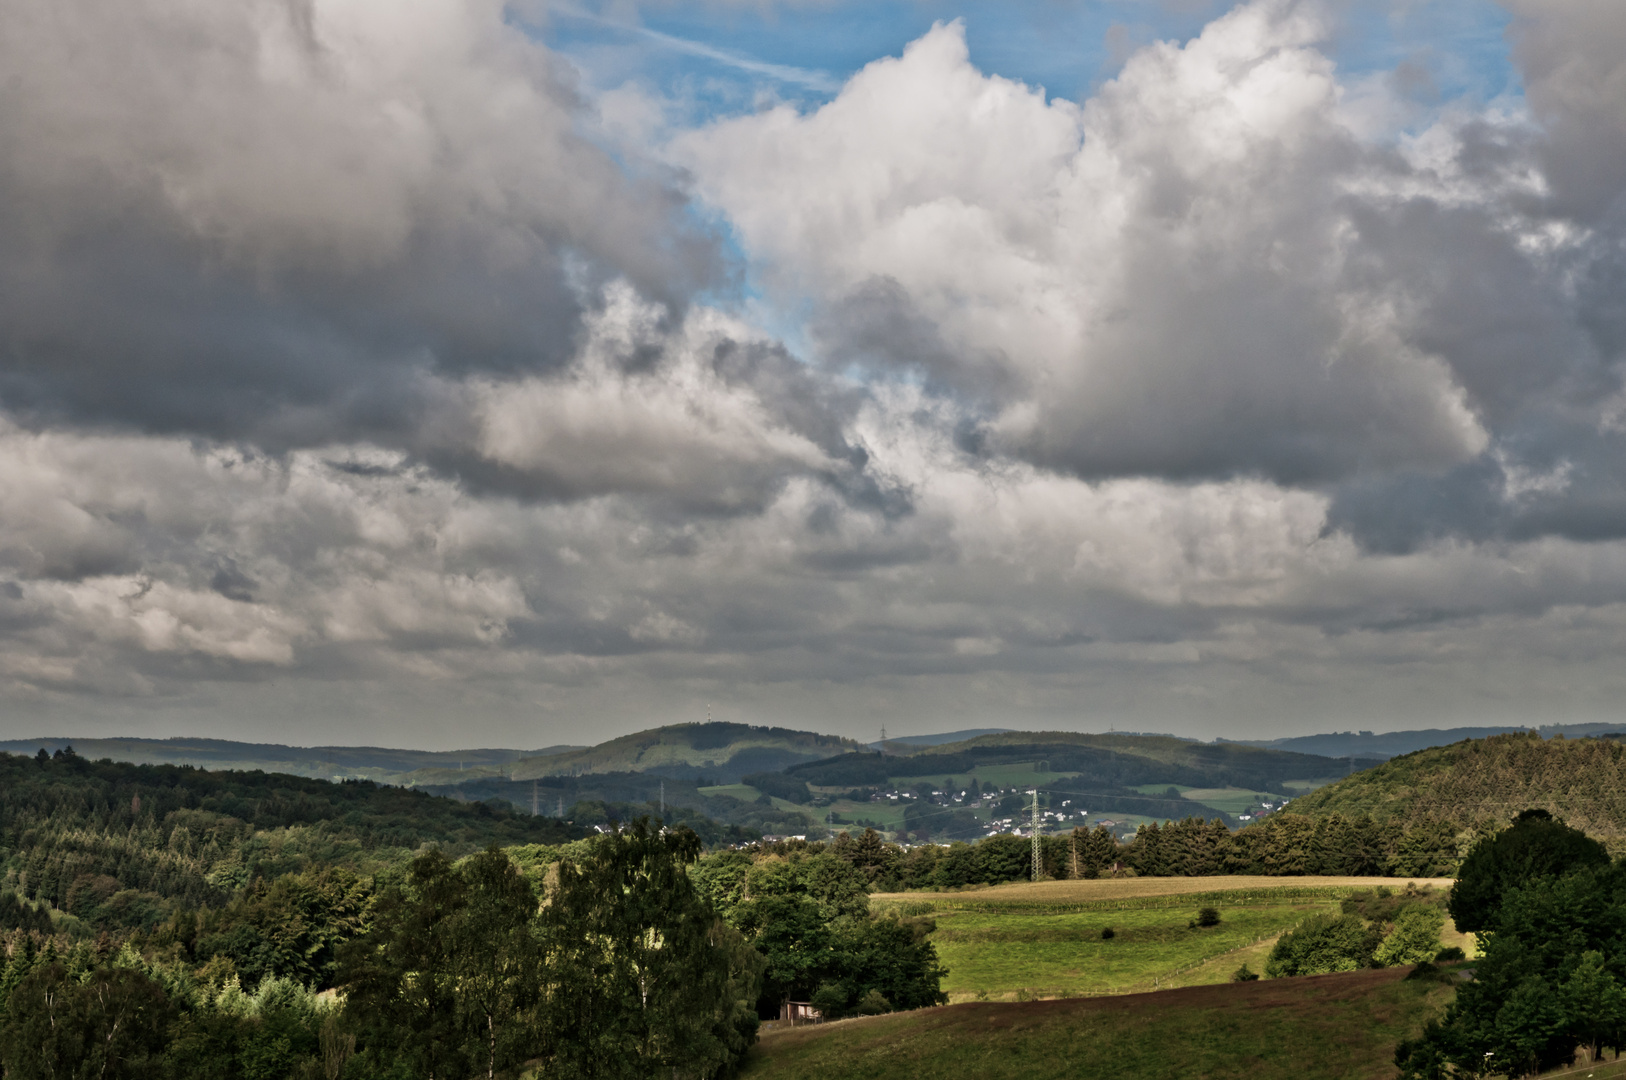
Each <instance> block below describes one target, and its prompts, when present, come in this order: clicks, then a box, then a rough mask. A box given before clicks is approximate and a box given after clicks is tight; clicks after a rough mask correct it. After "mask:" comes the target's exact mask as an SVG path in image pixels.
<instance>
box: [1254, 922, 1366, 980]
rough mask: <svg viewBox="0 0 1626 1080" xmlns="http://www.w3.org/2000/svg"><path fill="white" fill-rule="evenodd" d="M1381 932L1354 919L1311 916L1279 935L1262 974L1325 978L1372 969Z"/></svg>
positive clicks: (1277, 976) (1274, 977)
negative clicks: (1321, 976)
mask: <svg viewBox="0 0 1626 1080" xmlns="http://www.w3.org/2000/svg"><path fill="white" fill-rule="evenodd" d="M1381 939H1382V931H1381V930H1378V929H1376V928H1371V927H1368V926H1367V925H1366V921H1365V920H1364V919H1361V918H1360V917H1359V916H1355V915H1312V916H1310V917H1309V918H1308V919H1305V920H1304V921H1303V922H1301V923H1299V924H1298V926H1296V927H1295V928H1293V929H1292V930H1289V931H1288V932H1287V933H1285V934H1283V935H1282V937H1281V940H1280V941H1278V942H1276V947H1275V948H1274V949H1272V950H1271V951H1270V959H1269V960H1268V961H1267V962H1266V963H1265V974H1266V975H1269V976H1270V977H1271V978H1273V979H1277V978H1281V977H1282V976H1286V975H1326V974H1329V973H1331V972H1335V971H1355V970H1357V969H1359V968H1364V967H1371V966H1372V955H1373V953H1375V952H1376V951H1377V947H1378V942H1379V941H1380V940H1381Z"/></svg>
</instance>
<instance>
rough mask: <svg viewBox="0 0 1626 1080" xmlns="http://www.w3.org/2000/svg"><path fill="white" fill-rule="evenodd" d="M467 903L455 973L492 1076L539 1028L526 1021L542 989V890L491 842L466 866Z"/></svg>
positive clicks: (465, 1025) (458, 921)
mask: <svg viewBox="0 0 1626 1080" xmlns="http://www.w3.org/2000/svg"><path fill="white" fill-rule="evenodd" d="M462 875H463V880H464V882H465V885H466V893H465V902H464V905H463V907H462V909H461V910H460V911H459V912H458V913H457V916H456V918H455V919H454V921H453V924H452V935H453V941H454V947H453V950H452V977H453V979H454V981H455V983H456V985H457V988H458V997H457V1001H458V1010H459V1021H460V1022H459V1025H458V1026H459V1027H460V1028H461V1029H462V1030H463V1032H464V1034H465V1035H470V1034H473V1035H476V1036H479V1035H483V1036H484V1041H485V1044H486V1054H485V1058H486V1076H487V1078H488V1080H491V1078H494V1077H495V1076H496V1073H497V1068H498V1066H499V1065H504V1066H506V1065H508V1064H509V1063H511V1062H512V1061H515V1060H518V1059H519V1057H520V1056H521V1055H523V1053H524V1051H525V1050H526V1049H529V1046H528V1045H527V1043H526V1037H527V1036H528V1035H531V1034H532V1033H533V1026H532V1025H531V1024H530V1023H528V1022H527V1020H528V1019H529V1018H530V1016H531V1015H532V1010H533V1009H534V1007H535V1005H536V1003H537V999H538V997H539V995H540V993H541V980H540V975H539V972H540V969H541V966H542V958H543V954H542V950H541V949H540V948H539V947H538V942H537V939H536V937H535V935H534V933H533V929H532V918H533V917H534V916H535V915H536V910H537V904H536V893H535V892H534V891H532V889H531V885H530V882H528V881H526V880H525V877H524V875H522V874H521V873H520V872H519V868H518V867H517V866H515V865H514V864H513V862H512V861H511V860H510V859H509V858H508V856H507V855H505V854H503V853H502V851H501V850H499V849H497V848H495V847H493V848H489V849H487V850H486V851H483V852H481V853H480V854H478V855H476V856H474V857H473V858H472V859H470V860H469V861H468V863H467V865H465V866H464V867H462Z"/></svg>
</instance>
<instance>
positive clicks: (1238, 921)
mask: <svg viewBox="0 0 1626 1080" xmlns="http://www.w3.org/2000/svg"><path fill="white" fill-rule="evenodd" d="M1180 899H1181V900H1182V901H1183V903H1181V904H1179V905H1174V906H1163V907H1151V908H1146V907H1142V908H1130V909H1125V908H1124V907H1122V906H1119V907H1116V908H1112V907H1105V906H1103V907H1101V908H1100V909H1097V910H1093V911H1076V912H1067V913H1057V914H1045V913H1042V912H1038V911H1024V910H1021V909H1012V910H1007V911H997V910H981V911H964V910H961V911H956V910H952V909H951V910H947V911H941V912H938V913H936V914H935V916H934V917H935V918H936V920H937V930H936V931H935V932H934V933H933V934H932V942H933V943H934V944H935V945H936V946H937V954H938V956H939V957H941V959H942V961H943V965H944V966H945V967H947V968H948V971H949V974H948V977H947V978H946V979H944V980H943V989H944V990H945V991H946V992H947V993H948V994H949V995H950V996H951V998H952V999H953V1000H963V999H965V998H968V997H975V998H979V999H982V998H1008V997H1013V996H1017V995H1019V994H1023V993H1026V994H1028V995H1032V996H1034V997H1040V996H1043V997H1076V996H1080V995H1086V994H1124V993H1131V992H1134V991H1137V990H1151V989H1154V988H1155V987H1157V986H1158V985H1160V984H1165V983H1167V982H1168V981H1169V980H1170V979H1173V978H1176V977H1177V976H1178V975H1179V974H1181V973H1182V972H1185V971H1188V970H1190V969H1192V968H1195V967H1198V966H1200V965H1203V964H1204V963H1206V962H1207V961H1210V960H1213V959H1214V958H1215V957H1218V956H1221V955H1224V954H1226V953H1231V952H1235V951H1237V950H1240V949H1245V948H1248V947H1249V946H1252V945H1255V944H1257V943H1259V942H1260V941H1262V940H1264V939H1266V938H1273V937H1275V936H1276V935H1278V934H1280V933H1282V931H1284V930H1289V929H1292V927H1293V926H1295V925H1296V924H1297V923H1298V922H1299V921H1300V920H1302V919H1304V918H1305V917H1306V916H1308V915H1311V914H1314V913H1316V912H1326V911H1333V912H1335V911H1337V908H1338V904H1337V901H1335V900H1330V899H1329V900H1323V901H1310V900H1301V901H1298V902H1277V903H1249V904H1242V903H1232V904H1225V903H1224V902H1223V901H1216V902H1214V904H1213V906H1216V907H1218V908H1220V911H1221V921H1220V924H1219V925H1218V926H1212V927H1206V928H1198V927H1192V926H1190V925H1188V924H1189V923H1190V922H1191V921H1192V920H1194V919H1195V918H1196V917H1197V909H1198V908H1200V907H1203V906H1205V903H1207V902H1206V901H1205V902H1198V901H1196V900H1192V899H1189V898H1186V897H1181V898H1180ZM1108 927H1111V928H1112V930H1113V932H1114V936H1113V937H1112V938H1110V939H1103V938H1102V937H1101V931H1102V930H1103V929H1106V928H1108ZM1238 964H1239V965H1240V961H1238ZM1228 975H1229V972H1225V973H1224V974H1222V975H1221V976H1220V977H1221V978H1224V977H1226V976H1228Z"/></svg>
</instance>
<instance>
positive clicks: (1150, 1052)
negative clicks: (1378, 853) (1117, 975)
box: [744, 968, 1452, 1080]
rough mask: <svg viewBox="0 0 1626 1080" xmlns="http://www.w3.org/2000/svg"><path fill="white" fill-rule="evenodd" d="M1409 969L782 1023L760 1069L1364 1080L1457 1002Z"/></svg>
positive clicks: (884, 1076)
mask: <svg viewBox="0 0 1626 1080" xmlns="http://www.w3.org/2000/svg"><path fill="white" fill-rule="evenodd" d="M1408 970H1409V969H1406V968H1398V969H1396V968H1391V969H1388V970H1384V971H1361V972H1354V973H1351V974H1347V975H1322V976H1316V977H1312V978H1304V979H1271V980H1264V981H1261V982H1255V983H1231V984H1226V985H1223V986H1198V987H1188V988H1184V989H1178V990H1165V991H1162V992H1159V993H1154V994H1134V995H1127V996H1123V997H1110V998H1072V999H1066V1000H1060V1001H1035V1002H1017V1003H1003V1002H999V1003H996V1002H969V1003H966V1004H962V1005H948V1006H945V1007H943V1008H938V1009H923V1010H920V1011H919V1012H913V1013H894V1014H892V1015H889V1016H879V1017H874V1018H870V1019H862V1020H847V1021H842V1022H840V1023H836V1024H827V1025H818V1026H814V1027H800V1028H791V1029H783V1030H776V1031H771V1032H768V1033H766V1034H764V1036H763V1038H762V1041H761V1043H760V1044H759V1045H758V1047H757V1048H756V1049H754V1050H753V1051H752V1053H751V1056H750V1058H749V1059H748V1061H747V1065H746V1068H745V1071H744V1076H745V1077H747V1078H749V1080H812V1078H815V1077H819V1078H824V1077H831V1076H840V1077H843V1078H844V1080H913V1078H915V1077H921V1076H929V1077H932V1078H933V1080H1051V1078H1055V1080H1061V1078H1063V1077H1065V1078H1067V1080H1079V1078H1081V1077H1087V1078H1090V1080H1110V1078H1115V1077H1123V1078H1126V1080H1128V1078H1133V1080H1161V1078H1168V1080H1176V1078H1178V1080H1194V1078H1205V1080H1223V1078H1230V1077H1235V1078H1237V1080H1278V1078H1280V1080H1287V1078H1293V1080H1299V1078H1302V1077H1312V1076H1313V1077H1317V1078H1318V1080H1346V1078H1347V1080H1366V1078H1369V1077H1371V1078H1375V1077H1390V1076H1393V1075H1394V1065H1393V1055H1394V1047H1395V1043H1397V1042H1398V1041H1399V1040H1400V1039H1403V1038H1409V1037H1411V1036H1413V1035H1415V1034H1416V1033H1417V1032H1418V1031H1420V1030H1421V1028H1422V1026H1423V1023H1424V1021H1425V1020H1427V1019H1428V1018H1429V1017H1431V1016H1433V1015H1435V1014H1437V1013H1438V1012H1439V1011H1440V1010H1441V1009H1442V1008H1443V1007H1444V1005H1445V1002H1446V1001H1447V1000H1449V998H1450V995H1451V992H1452V991H1451V989H1450V988H1449V987H1447V986H1445V985H1442V984H1440V983H1437V982H1422V981H1414V982H1406V981H1404V978H1405V975H1406V972H1407V971H1408Z"/></svg>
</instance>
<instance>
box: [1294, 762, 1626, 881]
mask: <svg viewBox="0 0 1626 1080" xmlns="http://www.w3.org/2000/svg"><path fill="white" fill-rule="evenodd" d="M1531 807H1536V808H1540V809H1543V810H1547V811H1549V812H1550V813H1552V814H1554V815H1555V816H1557V817H1560V818H1563V819H1564V820H1565V821H1566V822H1568V823H1569V824H1571V825H1573V826H1575V827H1576V828H1578V829H1582V830H1584V831H1585V832H1587V833H1588V834H1590V835H1592V836H1596V837H1597V838H1599V839H1600V840H1603V841H1604V842H1605V843H1606V844H1608V845H1609V846H1610V848H1611V849H1612V850H1613V851H1615V853H1616V854H1619V853H1620V852H1621V851H1622V850H1626V745H1623V744H1622V743H1621V742H1620V741H1618V740H1612V739H1565V738H1563V737H1554V738H1552V739H1542V738H1541V737H1540V736H1538V735H1535V734H1529V735H1496V736H1492V737H1491V738H1488V739H1470V740H1465V741H1463V742H1459V743H1454V744H1452V745H1450V746H1441V747H1435V748H1433V749H1430V750H1419V751H1418V752H1416V753H1414V754H1407V755H1405V756H1404V757H1397V758H1393V759H1391V760H1389V761H1387V762H1385V763H1383V764H1382V765H1379V766H1377V767H1376V768H1373V769H1369V770H1367V771H1366V772H1361V773H1356V774H1355V775H1354V776H1351V777H1348V778H1347V779H1344V780H1340V781H1338V782H1336V783H1333V784H1329V785H1328V786H1326V787H1324V788H1320V789H1318V790H1316V791H1312V792H1310V793H1309V794H1306V795H1303V796H1300V797H1299V798H1297V799H1295V800H1293V804H1292V809H1293V812H1294V813H1299V814H1309V815H1313V816H1324V815H1329V814H1343V815H1345V816H1351V817H1352V816H1355V815H1359V814H1370V815H1372V816H1373V817H1375V818H1379V819H1397V820H1401V821H1408V822H1410V821H1415V820H1419V819H1426V818H1444V819H1449V820H1454V821H1458V822H1462V823H1465V824H1476V823H1479V822H1486V821H1490V822H1506V821H1507V820H1509V819H1510V818H1511V817H1512V816H1513V815H1514V814H1516V813H1518V812H1519V811H1520V810H1525V809H1528V808H1531Z"/></svg>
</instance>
